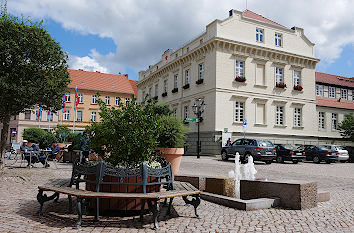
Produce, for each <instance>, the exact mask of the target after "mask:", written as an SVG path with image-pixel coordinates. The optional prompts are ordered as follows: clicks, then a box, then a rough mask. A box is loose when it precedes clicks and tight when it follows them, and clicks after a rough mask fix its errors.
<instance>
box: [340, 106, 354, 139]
mask: <svg viewBox="0 0 354 233" xmlns="http://www.w3.org/2000/svg"><path fill="white" fill-rule="evenodd" d="M338 127H339V130H340V133H341V135H342V136H343V137H345V138H349V140H351V141H352V142H354V114H353V113H350V114H347V115H345V118H344V120H343V121H342V122H341V123H340V124H339V125H338Z"/></svg>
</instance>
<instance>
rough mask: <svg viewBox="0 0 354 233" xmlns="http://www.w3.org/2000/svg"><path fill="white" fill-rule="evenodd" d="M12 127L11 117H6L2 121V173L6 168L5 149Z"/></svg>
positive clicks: (0, 146) (0, 153)
mask: <svg viewBox="0 0 354 233" xmlns="http://www.w3.org/2000/svg"><path fill="white" fill-rule="evenodd" d="M9 126H10V116H5V117H4V119H3V121H2V130H1V141H0V155H1V157H0V173H1V172H2V171H3V170H4V167H5V148H6V142H7V135H8V134H9Z"/></svg>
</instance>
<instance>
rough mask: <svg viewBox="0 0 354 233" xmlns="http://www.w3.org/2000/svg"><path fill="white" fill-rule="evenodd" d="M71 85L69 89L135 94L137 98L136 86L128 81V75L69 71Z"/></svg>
mask: <svg viewBox="0 0 354 233" xmlns="http://www.w3.org/2000/svg"><path fill="white" fill-rule="evenodd" d="M68 71H69V75H70V79H71V83H70V84H69V86H68V88H73V89H74V88H75V87H77V89H82V90H93V91H107V92H116V93H127V94H134V95H135V96H137V88H136V85H133V82H135V81H132V80H129V79H128V75H120V74H105V73H101V72H98V71H96V72H89V71H84V70H72V69H68Z"/></svg>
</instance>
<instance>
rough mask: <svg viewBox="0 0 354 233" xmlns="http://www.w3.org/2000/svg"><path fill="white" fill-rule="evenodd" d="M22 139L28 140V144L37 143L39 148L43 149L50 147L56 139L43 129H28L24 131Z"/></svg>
mask: <svg viewBox="0 0 354 233" xmlns="http://www.w3.org/2000/svg"><path fill="white" fill-rule="evenodd" d="M23 139H26V140H28V141H29V142H35V143H39V148H41V149H45V148H48V147H50V146H51V145H52V143H53V141H56V140H57V138H56V136H55V135H54V134H52V133H51V132H47V131H45V130H44V129H41V128H37V127H30V128H27V129H25V130H24V132H23Z"/></svg>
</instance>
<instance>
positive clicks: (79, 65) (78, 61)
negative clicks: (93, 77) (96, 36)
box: [69, 56, 109, 73]
mask: <svg viewBox="0 0 354 233" xmlns="http://www.w3.org/2000/svg"><path fill="white" fill-rule="evenodd" d="M69 65H70V68H72V69H83V70H86V71H99V72H101V73H109V70H108V69H107V68H106V67H103V66H101V65H100V64H99V63H98V62H97V61H96V60H95V59H94V58H92V57H90V56H85V57H77V56H69Z"/></svg>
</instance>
